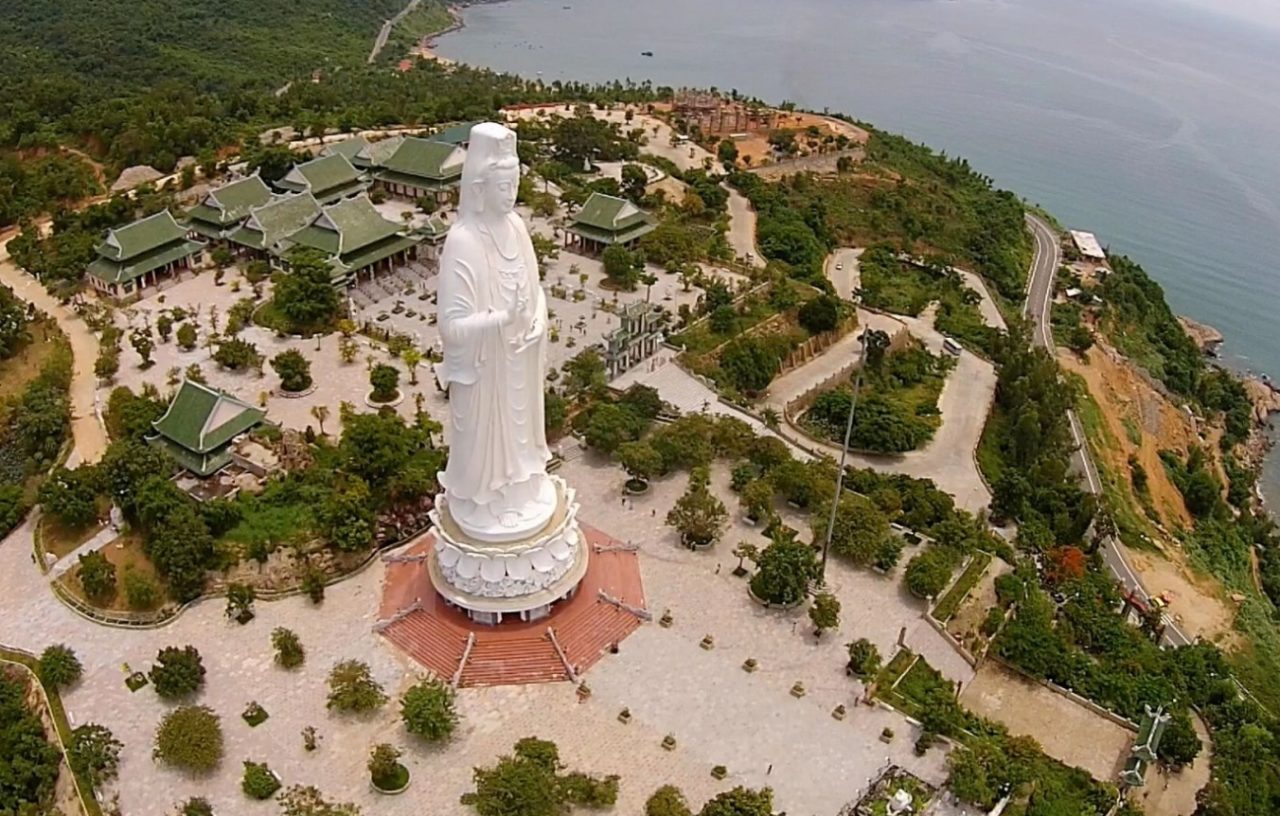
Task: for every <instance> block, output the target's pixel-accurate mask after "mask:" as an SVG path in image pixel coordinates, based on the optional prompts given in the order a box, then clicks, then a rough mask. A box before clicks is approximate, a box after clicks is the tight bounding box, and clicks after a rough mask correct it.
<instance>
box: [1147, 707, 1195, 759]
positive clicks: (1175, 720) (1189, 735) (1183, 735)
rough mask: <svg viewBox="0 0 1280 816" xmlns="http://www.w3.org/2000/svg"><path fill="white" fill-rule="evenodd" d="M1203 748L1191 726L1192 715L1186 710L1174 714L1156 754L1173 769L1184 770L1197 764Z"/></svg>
mask: <svg viewBox="0 0 1280 816" xmlns="http://www.w3.org/2000/svg"><path fill="white" fill-rule="evenodd" d="M1201 747H1202V746H1201V744H1200V737H1199V736H1198V735H1197V734H1196V729H1195V727H1194V726H1193V725H1192V724H1191V715H1190V714H1188V713H1187V711H1186V709H1180V710H1178V711H1175V712H1173V714H1172V715H1171V718H1170V720H1169V724H1168V725H1166V726H1165V729H1164V735H1163V736H1162V737H1161V738H1160V745H1159V747H1158V748H1157V749H1156V754H1157V756H1158V757H1159V759H1160V761H1161V762H1163V763H1164V764H1166V765H1168V766H1170V767H1172V768H1183V767H1185V766H1187V765H1190V764H1191V763H1192V762H1195V759H1196V757H1198V756H1199V755H1200V749H1201Z"/></svg>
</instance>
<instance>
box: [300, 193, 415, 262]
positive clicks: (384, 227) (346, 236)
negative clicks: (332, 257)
mask: <svg viewBox="0 0 1280 816" xmlns="http://www.w3.org/2000/svg"><path fill="white" fill-rule="evenodd" d="M312 227H320V228H322V229H326V230H332V231H333V232H336V233H337V234H338V249H337V254H339V255H346V254H347V253H349V252H356V251H358V250H360V249H362V248H364V247H367V246H369V245H370V244H374V243H376V242H378V241H381V240H383V239H384V238H389V237H390V236H392V235H395V234H396V233H398V232H400V230H401V225H400V224H397V223H395V222H394V221H391V220H388V219H386V218H383V217H382V213H380V212H378V209H377V208H376V207H374V206H373V202H372V201H370V200H369V197H368V196H358V197H356V198H348V199H346V200H345V201H339V202H338V203H337V204H330V205H329V206H328V207H325V208H324V213H323V214H322V215H321V216H320V217H319V218H317V219H316V220H315V221H313V222H312Z"/></svg>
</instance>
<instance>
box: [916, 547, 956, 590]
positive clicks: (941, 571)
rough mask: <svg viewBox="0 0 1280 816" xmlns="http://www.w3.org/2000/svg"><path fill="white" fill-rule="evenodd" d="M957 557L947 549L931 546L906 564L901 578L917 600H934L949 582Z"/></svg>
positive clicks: (952, 551)
mask: <svg viewBox="0 0 1280 816" xmlns="http://www.w3.org/2000/svg"><path fill="white" fill-rule="evenodd" d="M958 561H959V556H958V555H957V554H956V552H955V551H954V550H952V549H950V548H948V547H939V546H933V547H930V548H929V549H927V550H925V551H924V552H922V553H920V554H918V555H916V556H914V557H913V558H912V559H911V560H910V561H908V562H907V571H906V573H905V574H904V576H903V579H904V580H905V581H906V584H907V589H908V590H909V591H910V592H911V594H912V595H915V596H916V597H917V598H936V597H938V594H939V593H941V592H942V590H943V589H945V588H946V586H947V584H948V583H949V582H950V581H951V574H952V573H953V572H954V571H955V568H956V563H957V562H958Z"/></svg>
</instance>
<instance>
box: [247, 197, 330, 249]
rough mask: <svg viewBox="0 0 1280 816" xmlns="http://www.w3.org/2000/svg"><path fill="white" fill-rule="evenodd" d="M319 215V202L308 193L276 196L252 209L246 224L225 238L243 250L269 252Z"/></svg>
mask: <svg viewBox="0 0 1280 816" xmlns="http://www.w3.org/2000/svg"><path fill="white" fill-rule="evenodd" d="M319 214H320V202H318V201H316V199H315V196H313V195H311V194H310V193H301V194H295V195H284V196H276V197H275V198H274V199H273V200H272V201H271V202H270V203H269V204H265V205H263V206H261V207H255V208H254V209H253V210H252V211H251V212H250V214H249V218H248V220H246V221H245V222H244V224H243V225H242V226H241V227H240V228H239V229H237V230H236V231H234V232H232V233H231V234H230V235H229V236H227V237H228V239H229V240H231V241H234V242H235V243H237V244H240V245H242V246H247V247H251V248H253V249H270V248H271V247H272V246H274V245H275V244H277V243H279V242H280V241H283V240H284V239H285V238H288V237H289V236H290V235H293V234H294V233H295V232H297V231H298V230H300V229H302V228H304V227H306V226H307V225H308V224H310V223H311V222H312V221H314V220H315V218H316V216H318V215H319Z"/></svg>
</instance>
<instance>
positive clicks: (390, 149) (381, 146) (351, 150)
mask: <svg viewBox="0 0 1280 816" xmlns="http://www.w3.org/2000/svg"><path fill="white" fill-rule="evenodd" d="M403 141H404V137H403V136H392V137H390V138H387V139H379V140H378V141H370V140H368V139H366V138H365V137H363V136H352V137H351V138H350V139H346V140H345V141H341V142H337V143H335V144H332V145H329V146H328V147H326V148H325V149H324V150H323V151H322V153H321V155H324V156H330V155H333V154H335V153H336V154H339V155H342V156H345V157H346V159H347V161H349V162H351V164H352V165H353V166H354V167H355V168H356V169H357V170H360V171H368V170H371V169H373V168H375V167H379V166H381V165H382V162H384V161H385V160H386V159H387V157H388V156H390V155H391V154H392V153H394V152H395V151H396V148H398V147H399V146H400V143H401V142H403Z"/></svg>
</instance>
